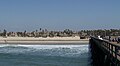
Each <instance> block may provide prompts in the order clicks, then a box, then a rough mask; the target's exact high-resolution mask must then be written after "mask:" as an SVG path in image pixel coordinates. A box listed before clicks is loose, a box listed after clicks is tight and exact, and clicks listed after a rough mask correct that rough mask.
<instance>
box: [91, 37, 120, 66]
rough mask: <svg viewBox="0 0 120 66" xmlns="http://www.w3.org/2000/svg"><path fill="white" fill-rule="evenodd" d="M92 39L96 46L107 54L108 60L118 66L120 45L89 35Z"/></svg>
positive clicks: (119, 64)
mask: <svg viewBox="0 0 120 66" xmlns="http://www.w3.org/2000/svg"><path fill="white" fill-rule="evenodd" d="M91 39H92V40H93V41H95V42H96V44H97V46H98V47H99V48H100V49H101V50H103V52H104V53H105V54H106V55H108V56H109V58H110V61H111V62H112V63H113V64H114V65H115V66H120V45H119V44H117V43H116V44H112V43H110V42H109V41H107V40H101V39H98V38H95V37H91Z"/></svg>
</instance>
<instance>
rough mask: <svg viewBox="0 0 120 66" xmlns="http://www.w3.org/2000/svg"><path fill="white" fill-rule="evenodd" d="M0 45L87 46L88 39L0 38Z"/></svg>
mask: <svg viewBox="0 0 120 66" xmlns="http://www.w3.org/2000/svg"><path fill="white" fill-rule="evenodd" d="M0 44H26V45H29V44H30V45H32V44H33V45H36V44H37V45H39V44H40V45H45V44H48V45H51V44H57V45H58V44H63V45H64V44H77V45H78V44H89V39H80V38H79V37H52V38H51V37H47V38H42V37H38V38H35V37H7V38H3V37H0Z"/></svg>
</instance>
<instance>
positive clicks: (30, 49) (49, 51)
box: [0, 44, 88, 57]
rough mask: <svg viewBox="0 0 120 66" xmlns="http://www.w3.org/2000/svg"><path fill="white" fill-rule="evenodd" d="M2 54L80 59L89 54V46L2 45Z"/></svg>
mask: <svg viewBox="0 0 120 66" xmlns="http://www.w3.org/2000/svg"><path fill="white" fill-rule="evenodd" d="M0 53H5V54H6V53H9V54H26V55H27V54H28V55H41V56H42V55H44V56H62V57H79V56H80V55H83V54H87V53H88V45H20V44H19V45H10V44H7V45H4V44H3V45H0Z"/></svg>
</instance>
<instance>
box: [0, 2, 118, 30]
mask: <svg viewBox="0 0 120 66" xmlns="http://www.w3.org/2000/svg"><path fill="white" fill-rule="evenodd" d="M39 28H42V29H49V30H64V29H72V30H83V29H85V30H87V29H88V30H89V29H90V30H91V29H111V28H112V29H120V0H0V29H6V30H8V31H24V30H28V31H32V30H36V29H39Z"/></svg>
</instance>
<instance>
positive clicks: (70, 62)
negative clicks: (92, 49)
mask: <svg viewBox="0 0 120 66" xmlns="http://www.w3.org/2000/svg"><path fill="white" fill-rule="evenodd" d="M90 57H91V55H90V53H89V45H23V44H22V45H20V44H18V45H9V44H7V45H5V44H1V45H0V66H91V59H90Z"/></svg>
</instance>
